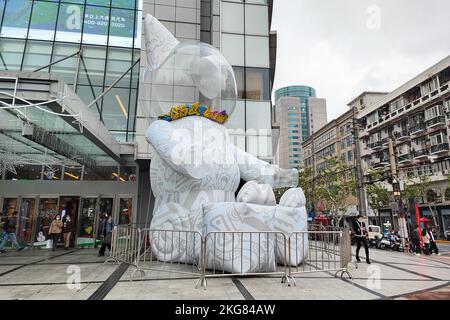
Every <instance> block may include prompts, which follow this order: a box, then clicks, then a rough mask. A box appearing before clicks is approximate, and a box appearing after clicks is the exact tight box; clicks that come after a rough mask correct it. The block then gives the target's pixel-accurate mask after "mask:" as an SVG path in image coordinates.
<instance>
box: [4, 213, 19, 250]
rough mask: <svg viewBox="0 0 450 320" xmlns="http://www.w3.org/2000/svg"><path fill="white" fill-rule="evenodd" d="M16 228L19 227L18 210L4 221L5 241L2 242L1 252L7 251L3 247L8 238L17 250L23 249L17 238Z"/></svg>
mask: <svg viewBox="0 0 450 320" xmlns="http://www.w3.org/2000/svg"><path fill="white" fill-rule="evenodd" d="M16 229H17V211H14V212H13V213H12V214H11V215H10V216H9V217H7V218H6V220H5V221H4V223H3V241H2V243H1V244H0V252H1V253H5V252H6V251H5V250H4V249H3V248H4V247H5V245H6V242H7V241H8V239H9V240H10V241H11V243H12V244H13V246H14V247H16V250H17V251H21V250H23V247H21V246H20V244H19V243H18V242H17V238H16Z"/></svg>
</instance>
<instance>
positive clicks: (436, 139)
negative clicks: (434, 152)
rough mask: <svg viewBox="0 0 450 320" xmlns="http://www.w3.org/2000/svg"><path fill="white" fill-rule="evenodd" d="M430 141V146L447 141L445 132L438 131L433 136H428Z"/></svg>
mask: <svg viewBox="0 0 450 320" xmlns="http://www.w3.org/2000/svg"><path fill="white" fill-rule="evenodd" d="M430 142H431V145H432V146H436V145H439V144H442V143H447V142H448V139H447V134H445V133H444V132H439V133H438V134H436V135H434V136H430Z"/></svg>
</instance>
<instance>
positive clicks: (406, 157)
mask: <svg viewBox="0 0 450 320" xmlns="http://www.w3.org/2000/svg"><path fill="white" fill-rule="evenodd" d="M412 158H413V157H412V155H411V154H402V155H399V156H398V157H397V161H398V164H407V163H410V162H412Z"/></svg>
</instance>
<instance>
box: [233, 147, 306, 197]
mask: <svg viewBox="0 0 450 320" xmlns="http://www.w3.org/2000/svg"><path fill="white" fill-rule="evenodd" d="M231 148H233V151H234V154H235V157H236V160H237V162H238V164H239V171H240V173H241V178H242V179H244V180H245V181H251V180H255V181H256V182H258V183H268V184H270V185H271V186H272V187H273V188H284V187H296V186H297V184H298V170H297V169H282V168H280V167H278V166H275V165H272V164H270V163H267V162H265V161H262V160H260V159H258V158H256V157H254V156H252V155H251V154H248V153H247V152H245V151H244V150H242V149H240V148H238V147H236V146H234V145H231Z"/></svg>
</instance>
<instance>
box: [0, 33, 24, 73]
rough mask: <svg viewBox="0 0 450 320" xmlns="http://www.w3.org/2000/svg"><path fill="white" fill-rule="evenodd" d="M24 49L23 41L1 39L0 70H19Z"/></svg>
mask: <svg viewBox="0 0 450 320" xmlns="http://www.w3.org/2000/svg"><path fill="white" fill-rule="evenodd" d="M24 47H25V41H24V40H15V39H2V40H1V41H0V55H1V59H0V60H1V63H0V69H1V70H20V66H21V64H22V57H23V51H24Z"/></svg>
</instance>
